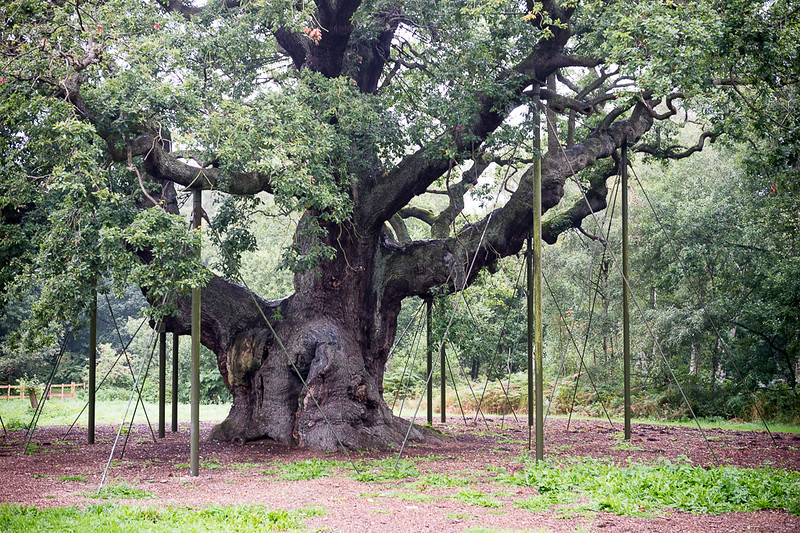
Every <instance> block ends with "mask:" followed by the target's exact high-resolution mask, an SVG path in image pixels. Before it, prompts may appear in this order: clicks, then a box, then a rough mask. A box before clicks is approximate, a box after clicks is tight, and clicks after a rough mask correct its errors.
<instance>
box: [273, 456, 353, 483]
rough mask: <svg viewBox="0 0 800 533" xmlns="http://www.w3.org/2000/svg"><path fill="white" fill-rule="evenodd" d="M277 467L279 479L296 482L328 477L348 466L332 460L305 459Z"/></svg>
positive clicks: (342, 462)
mask: <svg viewBox="0 0 800 533" xmlns="http://www.w3.org/2000/svg"><path fill="white" fill-rule="evenodd" d="M277 466H278V472H279V477H280V479H283V480H288V481H298V480H307V479H317V478H321V477H328V476H330V475H331V474H333V471H334V470H336V469H339V468H347V467H348V466H349V465H348V464H347V463H346V462H344V461H334V460H332V459H306V460H304V461H293V462H291V463H286V464H283V465H277Z"/></svg>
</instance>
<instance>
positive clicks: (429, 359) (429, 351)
mask: <svg viewBox="0 0 800 533" xmlns="http://www.w3.org/2000/svg"><path fill="white" fill-rule="evenodd" d="M432 310H433V300H432V299H431V298H428V299H426V300H425V327H426V329H427V332H426V344H427V347H426V348H425V355H426V359H425V361H426V365H425V375H426V376H427V379H428V387H427V394H428V409H427V415H428V418H427V420H428V424H433V375H432V374H433V334H432V333H431V311H432Z"/></svg>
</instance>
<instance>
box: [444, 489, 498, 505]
mask: <svg viewBox="0 0 800 533" xmlns="http://www.w3.org/2000/svg"><path fill="white" fill-rule="evenodd" d="M454 498H455V499H456V501H459V502H464V503H466V504H468V505H474V506H476V507H488V508H499V507H503V504H502V503H501V502H500V501H498V500H497V499H495V498H493V497H492V496H489V495H488V494H484V493H483V491H480V490H478V489H462V490H460V491H458V492H457V493H456V495H455V496H454Z"/></svg>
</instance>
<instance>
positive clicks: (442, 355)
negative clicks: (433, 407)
mask: <svg viewBox="0 0 800 533" xmlns="http://www.w3.org/2000/svg"><path fill="white" fill-rule="evenodd" d="M439 363H440V365H439V369H440V370H439V374H440V376H441V378H442V380H441V381H442V395H441V396H442V398H441V406H440V409H441V411H442V414H441V417H440V420H441V422H442V424H444V423H445V422H447V374H446V373H447V352H446V351H445V348H444V343H442V347H441V349H440V350H439Z"/></svg>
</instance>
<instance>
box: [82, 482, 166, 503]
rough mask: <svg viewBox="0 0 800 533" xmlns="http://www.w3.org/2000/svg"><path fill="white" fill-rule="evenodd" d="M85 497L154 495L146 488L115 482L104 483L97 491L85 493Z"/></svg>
mask: <svg viewBox="0 0 800 533" xmlns="http://www.w3.org/2000/svg"><path fill="white" fill-rule="evenodd" d="M85 496H86V497H87V498H99V499H103V500H117V499H130V500H146V499H148V498H155V497H156V495H155V494H153V493H152V492H148V491H146V490H142V489H137V488H136V487H134V486H132V485H129V484H128V483H117V484H110V485H106V486H105V487H103V488H101V489H100V490H99V491H92V492H88V493H86V494H85Z"/></svg>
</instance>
